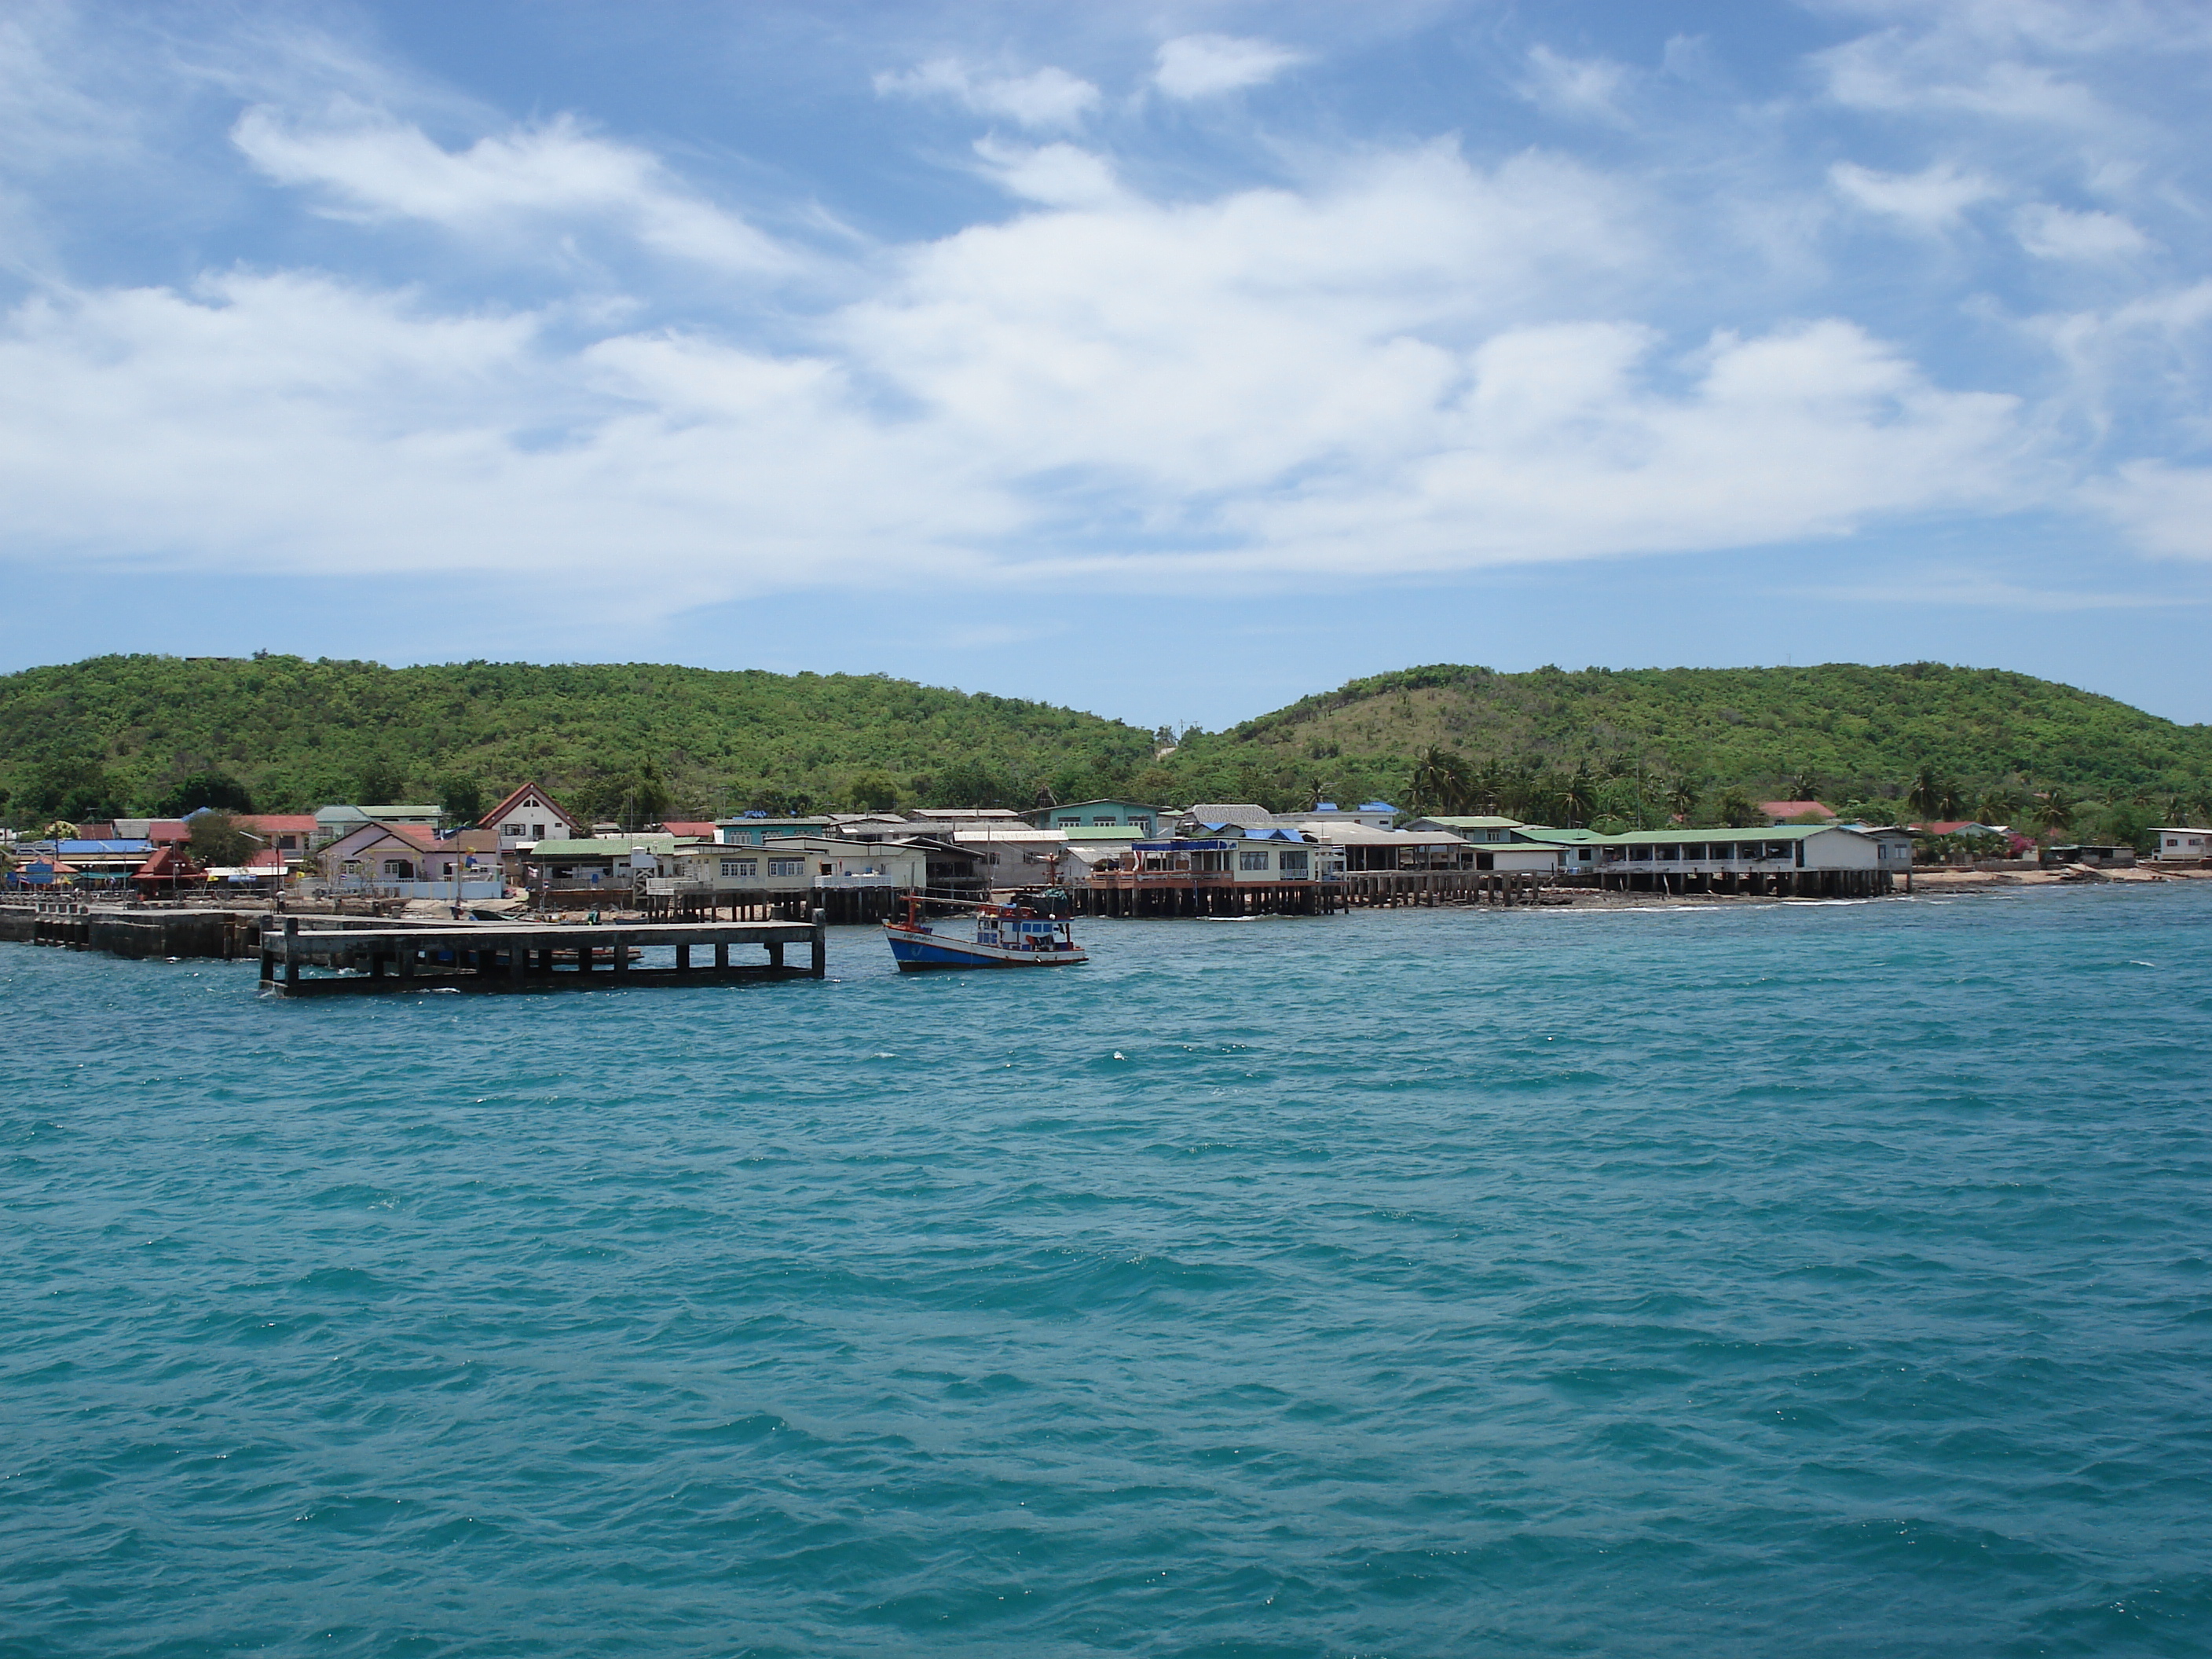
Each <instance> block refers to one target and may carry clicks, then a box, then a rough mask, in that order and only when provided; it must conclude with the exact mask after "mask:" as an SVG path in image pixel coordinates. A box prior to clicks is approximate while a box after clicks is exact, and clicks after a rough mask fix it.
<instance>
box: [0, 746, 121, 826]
mask: <svg viewBox="0 0 2212 1659" xmlns="http://www.w3.org/2000/svg"><path fill="white" fill-rule="evenodd" d="M117 796H118V791H117V789H116V787H115V785H114V783H113V781H112V780H110V779H109V777H108V775H107V774H106V771H105V770H104V769H102V768H101V766H100V763H99V762H98V761H95V760H53V761H46V762H44V763H41V764H40V765H38V766H36V767H33V769H32V771H31V775H30V777H29V779H28V781H27V782H26V783H25V785H24V787H22V788H21V790H19V791H17V792H16V793H15V797H14V802H13V804H14V806H15V812H16V817H17V818H18V820H19V821H20V822H22V823H40V822H42V821H44V820H46V819H47V818H67V819H69V820H70V822H71V823H84V822H86V821H87V820H88V819H94V818H112V817H115V816H116V814H117V808H118V805H119V802H118V799H117Z"/></svg>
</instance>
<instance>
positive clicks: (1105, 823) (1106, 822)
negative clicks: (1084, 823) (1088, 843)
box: [1068, 818, 1114, 829]
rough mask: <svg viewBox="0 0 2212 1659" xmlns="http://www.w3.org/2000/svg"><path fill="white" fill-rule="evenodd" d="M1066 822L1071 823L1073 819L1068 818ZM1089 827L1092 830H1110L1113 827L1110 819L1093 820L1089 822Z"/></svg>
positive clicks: (1112, 821)
mask: <svg viewBox="0 0 2212 1659" xmlns="http://www.w3.org/2000/svg"><path fill="white" fill-rule="evenodd" d="M1068 822H1069V823H1074V822H1075V820H1074V819H1073V818H1070V819H1068ZM1113 827H1114V820H1113V819H1111V818H1093V819H1091V828H1092V829H1112V828H1113Z"/></svg>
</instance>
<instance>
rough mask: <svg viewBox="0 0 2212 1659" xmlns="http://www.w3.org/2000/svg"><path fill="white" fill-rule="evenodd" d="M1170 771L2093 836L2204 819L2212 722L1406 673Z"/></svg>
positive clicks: (2023, 704) (1249, 788) (1561, 676)
mask: <svg viewBox="0 0 2212 1659" xmlns="http://www.w3.org/2000/svg"><path fill="white" fill-rule="evenodd" d="M1173 758H1174V763H1175V765H1176V771H1177V773H1178V775H1179V776H1180V777H1181V778H1182V780H1184V781H1186V783H1187V784H1188V786H1189V787H1190V791H1191V793H1193V794H1194V795H1197V796H1203V797H1205V798H1206V799H1250V798H1252V797H1254V796H1255V795H1267V794H1272V795H1274V796H1277V797H1284V798H1287V797H1295V796H1301V795H1312V794H1316V793H1319V794H1324V795H1328V796H1332V797H1335V798H1339V799H1342V798H1346V797H1359V798H1367V797H1370V796H1375V795H1381V796H1383V797H1387V798H1388V799H1391V800H1393V801H1395V802H1397V803H1398V804H1400V805H1417V806H1425V807H1428V808H1430V809H1431V810H1434V809H1435V808H1437V806H1439V805H1454V806H1460V807H1462V809H1466V810H1483V809H1486V808H1489V807H1492V806H1498V807H1502V808H1504V810H1506V811H1516V812H1518V813H1520V814H1522V815H1525V816H1528V817H1541V818H1545V819H1548V820H1552V821H1565V820H1566V819H1569V818H1571V819H1573V820H1575V821H1577V822H1585V823H1586V822H1589V821H1591V820H1592V819H1605V818H1613V819H1618V820H1620V821H1621V822H1624V823H1634V822H1638V821H1643V822H1656V821H1657V819H1658V818H1659V817H1662V816H1666V817H1671V816H1674V815H1676V814H1683V815H1686V816H1690V817H1694V818H1702V819H1718V818H1720V817H1726V816H1729V809H1731V808H1732V809H1733V810H1734V811H1735V815H1736V816H1741V812H1742V809H1743V807H1744V806H1745V805H1746V804H1747V801H1750V800H1759V799H1808V798H1816V799H1822V800H1825V801H1826V802H1828V803H1829V804H1830V805H1835V806H1838V807H1845V806H1850V805H1857V806H1859V807H1861V808H1862V809H1863V810H1864V811H1866V812H1868V813H1869V814H1872V815H1875V816H1878V817H1887V816H1892V815H1902V814H1905V813H1917V814H1919V815H1922V816H1926V817H1971V816H1987V817H1992V818H1994V819H1995V820H1996V821H1999V822H2012V823H2016V822H2019V821H2020V820H2021V818H2022V817H2027V816H2031V815H2033V813H2034V812H2036V811H2045V810H2049V809H2050V808H2051V805H2052V803H2053V800H2054V797H2055V800H2056V805H2057V811H2060V812H2062V813H2063V815H2064V817H2065V821H2066V822H2067V823H2069V824H2072V825H2073V827H2075V828H2076V829H2087V827H2089V826H2090V825H2091V824H2092V823H2095V822H2100V821H2101V820H2102V818H2103V817H2107V816H2111V813H2110V812H2109V811H2108V809H2118V815H2119V816H2120V817H2124V818H2125V819H2127V820H2128V821H2129V823H2132V822H2133V820H2134V819H2135V818H2136V817H2142V818H2144V820H2145V821H2150V820H2151V819H2154V818H2155V817H2157V816H2158V815H2159V814H2160V813H2163V812H2169V811H2177V810H2180V809H2182V808H2184V807H2186V808H2188V809H2190V810H2193V811H2203V803H2204V801H2205V798H2206V796H2207V795H2208V794H2212V727H2206V726H2176V725H2174V724H2173V723H2172V721H2170V720H2160V719H2159V718H2158V717H2156V716H2155V715H2152V714H2145V713H2143V712H2142V710H2141V709H2138V708H2130V707H2129V706H2128V705H2127V704H2125V703H2123V702H2115V701H2113V700H2112V698H2110V697H2100V696H2093V695H2091V694H2090V693H2088V692H2086V691H2080V690H2075V689H2074V688H2073V687H2071V686H2066V685H2060V684H2055V683H2054V682H2052V681H2050V680H2040V679H2036V678H2033V677H2032V676H2029V675H2026V674H2012V673H2006V672H2003V671H1998V670H1991V669H1971V668H1952V667H1948V666H1945V665H1942V664H1939V663H1908V664H1905V665H1900V666H1897V667H1887V668H1876V667H1865V666H1862V665H1857V664H1850V663H1832V664H1827V665H1822V666H1820V667H1813V668H1743V669H1702V668H1668V669H1621V670H1609V669H1585V670H1583V671H1579V672H1573V673H1569V672H1565V671H1561V670H1559V669H1556V668H1542V669H1538V670H1536V671H1534V672H1532V673H1526V674H1499V673H1493V672H1492V671H1490V670H1488V669H1486V668H1471V667H1463V666H1459V665H1437V666H1433V667H1426V668H1412V669H1406V670H1403V671H1400V672H1397V673H1391V674H1381V675H1376V676H1375V677H1374V678H1370V679H1363V680H1355V681H1353V682H1352V683H1351V684H1348V685H1346V686H1345V687H1343V688H1342V689H1341V690H1336V691H1333V692H1329V693H1327V694H1325V695H1322V696H1311V697H1307V698H1304V699H1303V700H1302V701H1300V702H1295V703H1292V704H1291V706H1290V707H1289V708H1282V709H1278V710H1277V711H1275V712H1274V713H1273V714H1263V715H1261V716H1260V717H1258V718H1257V719H1255V720H1247V721H1245V722H1244V723H1243V725H1241V726H1237V727H1235V728H1234V729H1233V730H1231V731H1228V732H1218V733H1192V734H1187V735H1186V738H1185V740H1184V743H1183V745H1182V749H1181V750H1179V751H1178V752H1177V753H1176V755H1175V757H1173ZM2119 828H2120V829H2124V830H2126V832H2127V833H2130V834H2131V833H2132V830H2128V829H2126V825H2125V824H2123V825H2121V826H2119Z"/></svg>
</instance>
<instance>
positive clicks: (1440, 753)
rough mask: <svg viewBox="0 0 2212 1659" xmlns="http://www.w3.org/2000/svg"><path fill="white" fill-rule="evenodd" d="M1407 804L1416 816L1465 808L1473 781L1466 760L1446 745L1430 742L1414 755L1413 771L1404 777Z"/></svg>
mask: <svg viewBox="0 0 2212 1659" xmlns="http://www.w3.org/2000/svg"><path fill="white" fill-rule="evenodd" d="M1406 793H1407V802H1406V804H1407V806H1408V807H1410V808H1411V809H1412V810H1413V813H1414V815H1415V816H1416V817H1429V816H1431V814H1434V813H1438V812H1464V811H1467V807H1468V797H1469V796H1470V795H1471V794H1472V793H1474V783H1473V781H1472V780H1471V779H1470V777H1469V776H1468V769H1467V763H1466V761H1464V760H1462V758H1461V757H1459V756H1458V755H1456V754H1454V753H1453V752H1452V751H1450V750H1447V749H1443V748H1440V747H1438V746H1437V744H1430V745H1429V746H1428V747H1427V748H1426V749H1425V750H1422V751H1421V752H1420V753H1419V755H1417V756H1415V757H1413V775H1412V776H1411V777H1410V778H1408V779H1407V786H1406Z"/></svg>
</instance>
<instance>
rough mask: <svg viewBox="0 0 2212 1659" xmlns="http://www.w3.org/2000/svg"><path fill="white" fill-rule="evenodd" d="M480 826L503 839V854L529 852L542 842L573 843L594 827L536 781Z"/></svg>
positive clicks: (487, 815)
mask: <svg viewBox="0 0 2212 1659" xmlns="http://www.w3.org/2000/svg"><path fill="white" fill-rule="evenodd" d="M477 823H478V824H479V825H480V827H482V828H483V829H489V830H490V831H491V832H492V833H493V834H494V835H495V836H497V837H498V838H499V849H498V850H499V851H500V852H501V853H520V852H526V851H527V850H529V849H530V848H532V847H535V846H536V845H538V842H541V841H564V840H570V839H573V838H574V837H576V836H582V835H586V834H587V833H588V832H589V830H590V828H591V826H590V825H588V824H586V823H585V822H584V820H583V819H582V818H580V817H578V816H577V815H576V814H575V813H574V812H571V811H569V810H568V808H567V807H565V806H563V805H561V803H560V802H559V801H557V800H556V799H553V796H552V794H551V793H550V792H549V791H548V790H546V789H545V788H544V787H543V786H541V785H539V784H538V783H535V782H531V783H526V784H523V785H522V786H520V787H519V788H517V789H515V790H514V791H513V793H510V794H509V795H508V796H507V799H504V800H502V801H501V802H499V803H498V804H497V805H495V806H494V807H492V809H491V810H490V811H488V812H486V813H485V814H484V815H483V817H481V818H479V819H478V820H477Z"/></svg>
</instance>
